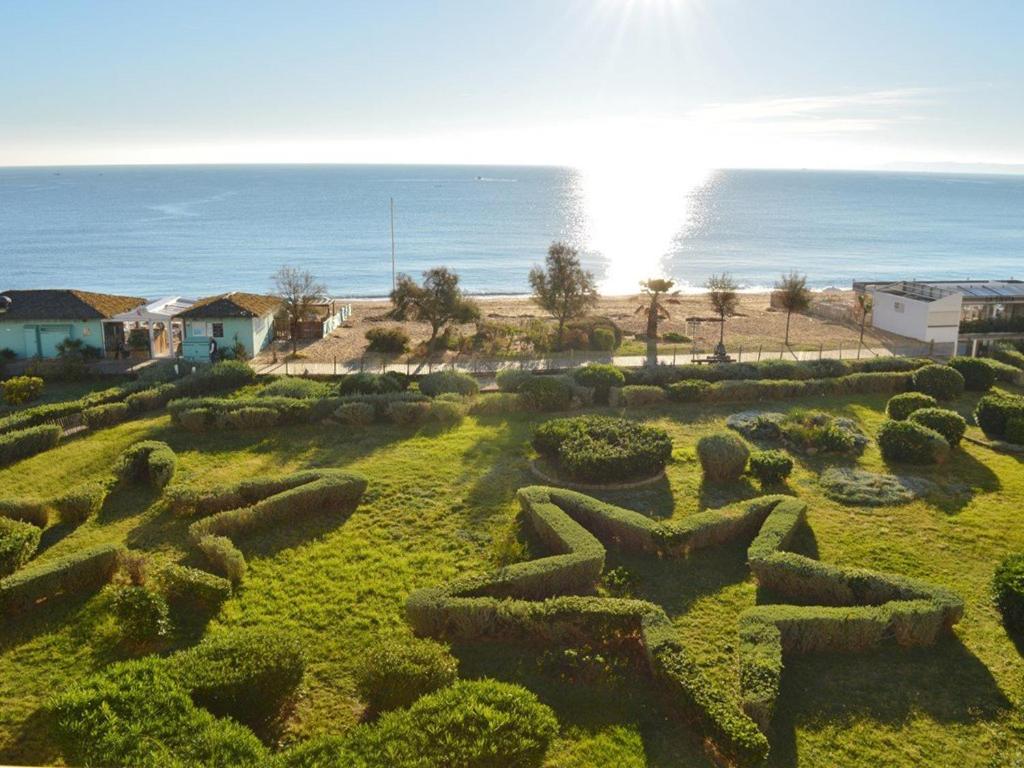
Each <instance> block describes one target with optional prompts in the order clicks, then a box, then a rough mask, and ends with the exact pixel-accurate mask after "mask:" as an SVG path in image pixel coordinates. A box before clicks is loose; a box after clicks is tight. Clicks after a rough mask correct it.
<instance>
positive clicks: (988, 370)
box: [949, 357, 996, 392]
mask: <svg viewBox="0 0 1024 768" xmlns="http://www.w3.org/2000/svg"><path fill="white" fill-rule="evenodd" d="M949 365H950V367H951V368H954V369H956V370H957V371H958V372H959V373H960V375H961V376H963V377H964V387H965V389H967V391H968V392H988V391H989V390H990V389H992V385H993V384H995V383H996V367H995V366H994V365H993V364H992V361H991V360H986V359H985V358H983V357H954V358H953V359H952V360H950V361H949Z"/></svg>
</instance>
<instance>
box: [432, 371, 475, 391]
mask: <svg viewBox="0 0 1024 768" xmlns="http://www.w3.org/2000/svg"><path fill="white" fill-rule="evenodd" d="M479 391H480V385H479V384H478V383H477V381H476V379H474V378H473V377H472V376H470V375H469V374H468V373H462V372H461V371H437V372H435V373H428V374H427V375H426V376H424V377H423V378H422V379H420V392H422V393H423V394H425V395H427V396H428V397H437V396H438V395H442V394H445V393H446V392H452V393H455V394H457V395H469V396H472V395H475V394H476V393H477V392H479Z"/></svg>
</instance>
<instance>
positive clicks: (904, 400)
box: [885, 392, 939, 421]
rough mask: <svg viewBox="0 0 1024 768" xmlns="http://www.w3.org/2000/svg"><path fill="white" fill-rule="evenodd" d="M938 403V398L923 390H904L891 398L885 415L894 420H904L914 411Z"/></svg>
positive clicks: (886, 405)
mask: <svg viewBox="0 0 1024 768" xmlns="http://www.w3.org/2000/svg"><path fill="white" fill-rule="evenodd" d="M938 404H939V402H938V400H936V399H935V398H934V397H932V396H931V395H926V394H924V393H923V392H904V393H903V394H901V395H893V396H892V397H890V398H889V402H888V403H886V404H885V415H886V416H888V417H889V418H890V419H893V420H894V421H903V420H904V419H906V418H907V417H908V416H909V415H910V414H912V413H913V412H914V411H918V410H920V409H921V408H935V407H936V406H938Z"/></svg>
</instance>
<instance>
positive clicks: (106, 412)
mask: <svg viewBox="0 0 1024 768" xmlns="http://www.w3.org/2000/svg"><path fill="white" fill-rule="evenodd" d="M129 416H130V412H129V408H128V404H127V403H108V404H107V405H94V406H93V407H91V408H86V409H85V410H84V411H82V419H83V420H84V421H85V425H86V426H87V427H89V429H102V428H103V427H112V426H114V425H115V424H120V423H121V422H122V421H124V420H126V419H127V418H128V417H129Z"/></svg>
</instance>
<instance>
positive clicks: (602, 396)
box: [572, 363, 626, 405]
mask: <svg viewBox="0 0 1024 768" xmlns="http://www.w3.org/2000/svg"><path fill="white" fill-rule="evenodd" d="M572 376H573V379H575V381H576V383H577V384H579V385H580V386H581V387H590V388H591V389H593V390H594V403H595V404H596V405H607V403H608V392H609V391H610V390H611V388H612V387H621V386H623V385H624V384H625V383H626V377H625V375H624V374H623V373H622V369H620V368H618V367H616V366H614V365H606V364H601V363H591V364H590V365H585V366H583V367H582V368H577V369H576V370H575V371H573V374H572Z"/></svg>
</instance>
